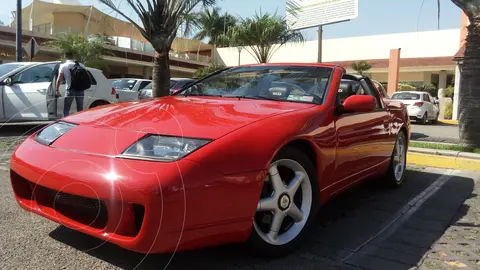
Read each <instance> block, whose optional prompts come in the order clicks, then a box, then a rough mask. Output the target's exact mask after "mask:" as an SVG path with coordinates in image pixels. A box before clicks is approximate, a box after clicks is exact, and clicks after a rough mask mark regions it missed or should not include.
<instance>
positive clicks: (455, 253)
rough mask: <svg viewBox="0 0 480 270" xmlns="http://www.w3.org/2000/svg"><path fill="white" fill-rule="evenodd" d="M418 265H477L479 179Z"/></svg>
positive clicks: (479, 249) (479, 245) (479, 262)
mask: <svg viewBox="0 0 480 270" xmlns="http://www.w3.org/2000/svg"><path fill="white" fill-rule="evenodd" d="M451 192H455V189H451ZM446 200H448V198H446ZM419 269H422V270H423V269H428V270H431V269H480V183H479V182H476V183H475V186H474V189H473V191H472V193H471V194H470V196H469V197H468V199H467V200H466V201H465V202H464V203H463V205H462V206H461V207H460V208H459V210H458V212H457V214H456V216H455V217H454V218H453V220H452V223H451V225H450V227H449V228H448V229H447V230H446V231H445V233H444V234H443V235H442V237H440V238H439V239H438V241H437V242H436V243H435V245H433V246H432V248H431V251H430V252H428V253H427V255H426V256H425V257H424V259H423V261H422V263H421V264H420V267H419Z"/></svg>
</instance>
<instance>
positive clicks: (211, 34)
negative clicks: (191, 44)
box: [194, 7, 237, 44]
mask: <svg viewBox="0 0 480 270" xmlns="http://www.w3.org/2000/svg"><path fill="white" fill-rule="evenodd" d="M236 23H237V19H236V18H235V17H234V16H232V15H230V14H228V13H225V14H224V15H221V14H220V8H218V7H214V8H212V9H205V10H204V11H203V12H200V13H197V14H196V18H195V19H194V24H195V26H196V28H198V29H199V30H200V31H199V32H198V33H197V34H196V35H195V36H194V38H195V39H205V38H209V39H210V41H209V43H210V44H217V43H218V42H217V41H218V37H219V36H220V35H222V34H224V33H226V32H227V31H228V30H229V29H230V28H231V27H233V26H235V25H236Z"/></svg>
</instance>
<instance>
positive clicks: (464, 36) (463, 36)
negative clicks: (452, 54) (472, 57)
mask: <svg viewBox="0 0 480 270" xmlns="http://www.w3.org/2000/svg"><path fill="white" fill-rule="evenodd" d="M469 24H470V21H469V20H468V16H467V15H465V13H464V12H462V25H461V26H460V48H461V47H462V46H463V44H465V41H466V40H467V32H468V31H467V26H468V25H469Z"/></svg>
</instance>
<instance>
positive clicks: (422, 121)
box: [418, 112, 428, 125]
mask: <svg viewBox="0 0 480 270" xmlns="http://www.w3.org/2000/svg"><path fill="white" fill-rule="evenodd" d="M427 119H428V114H427V113H426V112H425V114H424V115H423V117H422V118H420V119H418V122H419V123H420V124H422V125H425V124H426V123H427Z"/></svg>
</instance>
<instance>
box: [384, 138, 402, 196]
mask: <svg viewBox="0 0 480 270" xmlns="http://www.w3.org/2000/svg"><path fill="white" fill-rule="evenodd" d="M406 166H407V138H406V136H405V133H404V132H403V131H401V132H400V133H398V135H397V140H396V141H395V146H394V148H393V152H392V157H391V160H390V166H389V168H388V171H387V173H386V174H385V179H386V182H387V185H389V186H390V187H400V186H402V184H403V180H404V177H405V169H406Z"/></svg>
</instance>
